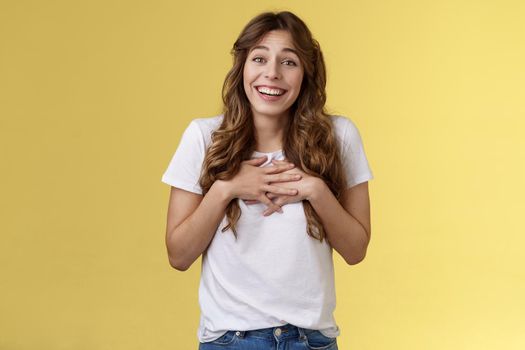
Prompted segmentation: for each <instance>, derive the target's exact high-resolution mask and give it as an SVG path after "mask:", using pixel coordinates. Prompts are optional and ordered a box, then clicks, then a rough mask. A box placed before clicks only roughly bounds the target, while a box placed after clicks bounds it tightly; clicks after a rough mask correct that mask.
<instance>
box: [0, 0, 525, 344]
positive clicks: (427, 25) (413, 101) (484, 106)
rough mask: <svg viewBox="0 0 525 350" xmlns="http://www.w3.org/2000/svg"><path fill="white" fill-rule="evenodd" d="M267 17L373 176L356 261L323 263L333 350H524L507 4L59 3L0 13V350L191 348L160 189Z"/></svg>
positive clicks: (194, 314) (523, 49)
mask: <svg viewBox="0 0 525 350" xmlns="http://www.w3.org/2000/svg"><path fill="white" fill-rule="evenodd" d="M285 9H288V10H292V11H294V12H296V13H297V14H298V15H299V16H300V17H302V18H303V19H304V20H305V21H306V23H307V24H308V25H309V26H310V28H311V30H312V32H313V33H314V35H315V37H316V38H317V39H318V40H319V42H320V43H321V47H322V49H323V51H324V54H325V57H326V63H327V65H328V79H329V80H328V96H329V98H328V107H329V110H330V111H331V112H333V113H339V114H343V115H346V116H348V117H351V118H352V120H354V121H355V123H356V124H357V126H358V127H359V129H360V131H361V135H362V137H363V141H364V145H365V150H366V152H367V155H368V159H369V162H370V165H371V167H372V170H373V172H374V175H375V179H374V180H372V181H371V182H370V194H371V201H372V241H371V243H370V246H369V251H368V255H367V257H366V259H365V260H364V261H363V262H362V263H361V264H358V265H355V266H347V265H345V264H344V261H343V260H342V258H341V257H340V256H338V255H336V254H337V253H335V254H334V256H335V259H336V286H337V298H338V299H337V308H336V314H335V316H336V320H337V321H338V324H339V326H340V328H341V336H340V338H338V339H339V340H338V342H339V348H340V349H341V350H343V349H360V350H361V349H363V350H364V349H371V350H372V349H373V350H383V349H384V350H394V349H400V350H409V349H411V350H412V349H414V350H420V349H425V350H433V349H436V350H438V349H439V350H441V349H461V350H463V349H475V350H481V349H505V350H511V349H524V348H525V316H524V315H525V299H524V297H523V296H524V295H525V272H524V271H525V270H524V266H525V258H524V253H523V249H524V248H525V247H524V244H525V238H524V237H525V224H524V223H523V217H524V215H523V212H524V209H525V205H524V204H523V203H524V195H525V186H524V179H525V171H524V170H525V165H524V164H525V161H524V160H525V138H524V137H523V134H524V131H525V129H524V128H525V102H524V101H525V84H524V82H525V68H524V67H525V65H524V62H525V24H524V21H523V19H524V18H525V6H524V3H523V2H522V1H519V0H516V1H504V0H501V1H480V0H478V1H458V0H443V1H415V0H414V1H407V0H404V1H321V2H318V1H300V0H298V1H275V0H273V1H272V0H268V1H264V2H259V1H245V0H239V1H209V2H203V1H188V2H182V1H153V0H151V1H115V0H104V1H82V2H81V1H58V0H57V1H2V2H1V3H0V117H1V119H0V120H1V122H0V123H1V124H0V147H1V150H2V151H1V154H2V157H1V159H2V161H1V162H0V170H1V172H0V174H1V182H0V186H1V188H0V193H1V198H2V201H1V208H0V210H1V211H0V212H1V220H0V234H1V236H0V239H1V241H0V271H1V272H0V349H1V350H4V349H5V350H21V349H24V350H25V349H39V350H47V349H49V350H62V349H64V350H65V349H75V350H83V349H85V350H99V349H108V350H109V349H111V350H118V349H123V350H124V349H126V350H132V349H156V350H161V349H196V348H197V344H198V343H197V342H198V341H197V336H196V332H197V326H198V317H199V306H198V295H197V291H198V281H199V274H200V259H199V261H198V262H196V263H195V264H194V265H193V266H192V267H191V268H190V269H189V270H188V271H186V272H184V273H182V272H179V271H176V270H174V269H172V268H171V267H170V266H169V264H168V259H167V255H166V248H165V245H164V230H165V220H166V208H167V200H168V193H169V186H167V185H165V184H163V183H161V182H160V177H161V175H162V173H163V172H164V170H165V168H166V167H167V164H168V162H169V160H170V158H171V156H172V154H173V152H174V150H175V148H176V146H177V144H178V141H179V138H180V135H181V132H182V130H183V129H184V128H185V127H186V126H187V124H188V122H189V121H190V120H191V119H193V118H196V117H204V116H212V115H215V114H217V113H219V112H220V107H221V106H220V88H221V85H222V81H223V79H224V76H225V74H226V72H227V70H228V68H229V66H230V64H231V56H230V55H229V50H230V47H231V45H232V44H233V42H234V40H235V38H236V37H237V35H238V34H239V32H240V30H241V28H242V27H243V26H244V24H245V23H246V22H247V21H248V20H249V19H250V18H251V17H253V16H254V15H256V14H258V13H259V12H261V11H263V10H285Z"/></svg>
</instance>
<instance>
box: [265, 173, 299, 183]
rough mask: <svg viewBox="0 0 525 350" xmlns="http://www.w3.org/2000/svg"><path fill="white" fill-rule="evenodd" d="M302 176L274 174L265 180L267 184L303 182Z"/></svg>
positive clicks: (267, 176)
mask: <svg viewBox="0 0 525 350" xmlns="http://www.w3.org/2000/svg"><path fill="white" fill-rule="evenodd" d="M301 178H302V176H301V174H273V175H266V177H265V178H264V179H265V181H266V182H287V181H297V180H301Z"/></svg>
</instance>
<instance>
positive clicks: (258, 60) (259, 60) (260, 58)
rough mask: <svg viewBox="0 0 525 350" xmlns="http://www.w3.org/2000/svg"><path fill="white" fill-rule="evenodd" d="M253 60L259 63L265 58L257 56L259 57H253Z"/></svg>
mask: <svg viewBox="0 0 525 350" xmlns="http://www.w3.org/2000/svg"><path fill="white" fill-rule="evenodd" d="M252 61H254V62H257V63H261V62H262V61H263V58H262V57H259V56H257V57H254V58H252Z"/></svg>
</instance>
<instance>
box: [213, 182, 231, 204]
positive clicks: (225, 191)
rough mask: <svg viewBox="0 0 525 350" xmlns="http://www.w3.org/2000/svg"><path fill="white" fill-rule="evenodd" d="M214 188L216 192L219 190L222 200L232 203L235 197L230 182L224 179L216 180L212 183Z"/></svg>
mask: <svg viewBox="0 0 525 350" xmlns="http://www.w3.org/2000/svg"><path fill="white" fill-rule="evenodd" d="M212 188H213V189H214V190H215V191H216V192H218V193H219V194H220V196H221V198H222V200H223V201H224V202H226V203H230V201H231V200H232V199H233V194H232V192H231V189H230V186H229V182H228V181H224V180H215V182H214V183H213V185H211V188H210V190H211V189H212Z"/></svg>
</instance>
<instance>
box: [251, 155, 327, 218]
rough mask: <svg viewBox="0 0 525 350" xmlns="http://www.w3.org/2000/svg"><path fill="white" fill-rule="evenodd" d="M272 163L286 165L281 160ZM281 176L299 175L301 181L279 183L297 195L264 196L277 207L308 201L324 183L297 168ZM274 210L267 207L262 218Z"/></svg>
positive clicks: (253, 202) (252, 202)
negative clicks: (294, 189)
mask: <svg viewBox="0 0 525 350" xmlns="http://www.w3.org/2000/svg"><path fill="white" fill-rule="evenodd" d="M272 163H273V164H275V166H281V165H283V164H287V163H288V162H287V161H285V160H284V161H283V160H275V159H274V160H272ZM283 174H299V175H301V180H300V181H296V182H293V183H291V182H281V184H280V186H282V187H286V188H296V189H298V192H297V194H295V195H290V194H274V193H268V194H267V195H266V196H267V197H268V198H269V199H271V200H272V202H273V203H274V204H276V205H278V206H279V207H281V206H283V205H285V204H289V203H296V202H300V201H303V200H310V198H311V196H312V194H313V193H315V191H316V190H318V188H319V185H321V184H323V183H324V182H323V181H322V180H321V179H320V178H318V177H316V176H312V175H308V174H306V173H305V172H304V171H302V170H301V169H299V168H293V169H290V170H287V171H285V172H283ZM245 202H246V204H248V205H249V204H255V203H258V202H259V201H257V200H248V201H245ZM275 211H276V210H275V209H274V207H270V206H269V207H268V208H267V209H266V211H265V212H264V216H269V215H271V214H273V213H274V212H275Z"/></svg>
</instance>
